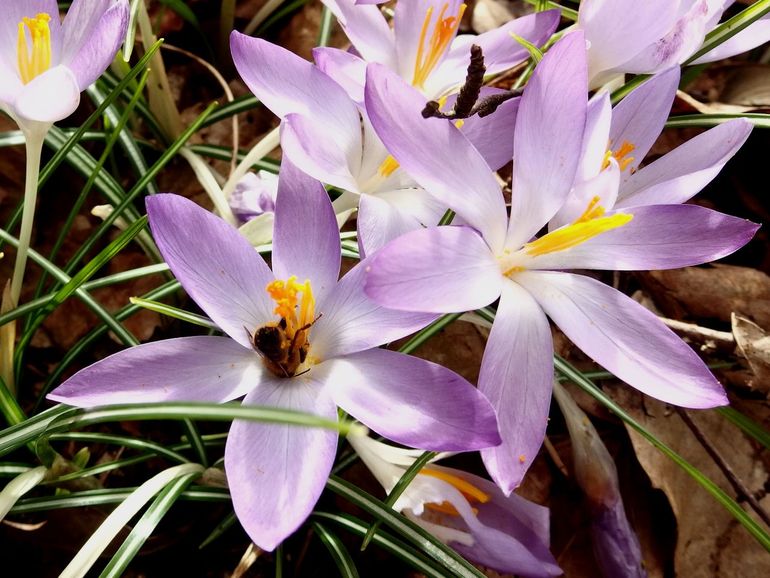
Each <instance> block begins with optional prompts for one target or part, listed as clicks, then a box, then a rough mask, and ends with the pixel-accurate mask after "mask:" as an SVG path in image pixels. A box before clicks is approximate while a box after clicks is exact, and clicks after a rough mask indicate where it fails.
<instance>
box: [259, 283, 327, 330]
mask: <svg viewBox="0 0 770 578" xmlns="http://www.w3.org/2000/svg"><path fill="white" fill-rule="evenodd" d="M266 290H267V292H268V294H269V295H270V297H271V298H272V299H273V301H275V310H274V311H273V313H275V314H276V315H278V316H279V317H281V318H282V319H285V320H286V334H287V335H288V337H289V338H292V337H294V334H295V333H296V332H297V331H298V330H299V329H301V328H302V327H305V326H307V325H308V324H311V323H312V322H313V321H314V316H315V298H314V297H313V290H312V289H311V287H310V281H308V280H305V282H304V283H297V277H295V276H293V275H292V276H291V277H289V278H288V279H286V280H285V281H284V280H282V279H276V280H275V281H273V282H271V283H269V284H268V285H267V287H266ZM300 293H301V294H302V299H301V300H300V299H298V295H299V294H300ZM297 305H299V316H298V315H297Z"/></svg>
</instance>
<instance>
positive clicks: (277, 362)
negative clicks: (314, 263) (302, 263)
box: [252, 276, 316, 377]
mask: <svg viewBox="0 0 770 578" xmlns="http://www.w3.org/2000/svg"><path fill="white" fill-rule="evenodd" d="M266 290H267V292H268V294H269V295H270V297H271V298H272V299H273V301H275V310H274V313H275V314H276V315H278V316H279V317H280V318H281V319H280V320H279V321H277V322H271V323H268V324H266V325H263V326H262V327H260V328H259V329H257V331H256V333H255V334H254V336H253V339H252V341H253V344H254V349H256V350H257V351H258V352H259V353H260V354H262V356H263V358H264V360H265V365H266V366H267V368H268V369H269V370H270V371H272V372H273V374H275V375H276V376H278V377H292V376H293V375H296V373H297V370H298V369H299V368H300V366H302V365H303V364H304V363H305V362H306V361H309V359H308V351H309V350H310V341H308V335H309V334H310V328H311V327H312V326H313V323H315V320H316V318H315V299H314V297H313V290H312V288H311V287H310V281H308V280H305V282H304V283H297V278H296V277H295V276H292V277H289V278H288V279H286V280H285V281H284V280H282V279H276V280H275V281H273V282H271V283H269V284H268V285H267V287H266ZM300 295H301V297H300Z"/></svg>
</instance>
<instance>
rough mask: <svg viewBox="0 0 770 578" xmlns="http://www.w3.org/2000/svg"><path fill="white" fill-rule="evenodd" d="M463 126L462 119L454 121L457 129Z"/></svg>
mask: <svg viewBox="0 0 770 578" xmlns="http://www.w3.org/2000/svg"><path fill="white" fill-rule="evenodd" d="M464 124H465V121H464V120H463V119H458V120H456V121H455V126H456V127H457V128H462V127H463V125H464Z"/></svg>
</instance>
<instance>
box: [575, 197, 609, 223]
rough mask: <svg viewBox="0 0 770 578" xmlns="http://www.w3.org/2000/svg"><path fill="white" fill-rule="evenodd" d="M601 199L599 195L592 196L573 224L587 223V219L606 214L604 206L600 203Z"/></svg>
mask: <svg viewBox="0 0 770 578" xmlns="http://www.w3.org/2000/svg"><path fill="white" fill-rule="evenodd" d="M599 201H601V198H600V197H599V196H598V195H597V196H595V197H594V198H592V199H591V201H590V202H589V203H588V206H587V207H586V210H585V211H583V214H582V215H580V216H579V217H578V218H577V219H575V220H574V221H573V223H572V224H573V225H574V224H575V223H585V222H586V221H590V220H592V219H598V218H599V217H602V216H604V207H602V206H601V205H600V204H599Z"/></svg>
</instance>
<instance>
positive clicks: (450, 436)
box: [311, 349, 500, 451]
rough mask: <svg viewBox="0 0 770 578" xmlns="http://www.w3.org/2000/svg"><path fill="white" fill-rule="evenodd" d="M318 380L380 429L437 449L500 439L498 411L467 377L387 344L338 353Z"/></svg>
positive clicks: (481, 445)
mask: <svg viewBox="0 0 770 578" xmlns="http://www.w3.org/2000/svg"><path fill="white" fill-rule="evenodd" d="M311 374H312V377H313V379H315V380H317V381H319V382H322V383H324V384H325V385H326V387H327V388H328V390H329V392H330V394H331V396H332V397H333V398H334V401H335V403H336V404H337V405H338V406H340V407H341V408H342V409H344V410H345V411H347V412H348V413H349V414H351V415H352V416H353V417H355V418H356V419H358V420H360V421H361V422H363V423H364V424H366V425H367V426H368V427H370V428H371V429H373V430H374V431H376V432H377V433H379V434H381V435H383V436H385V437H386V438H388V439H391V440H393V441H396V442H398V443H401V444H404V445H408V446H411V447H419V448H423V449H426V450H431V451H467V450H477V449H480V448H486V447H489V446H493V445H496V444H498V443H500V436H499V434H498V432H497V420H496V419H495V412H494V410H493V409H492V406H491V405H490V404H489V402H488V401H487V400H486V398H485V397H484V396H483V395H482V394H481V393H480V392H479V390H477V389H476V388H475V387H473V386H472V385H471V384H470V383H468V382H467V381H466V380H465V379H463V378H462V377H460V376H459V375H457V374H456V373H454V372H453V371H450V370H448V369H446V368H445V367H443V366H441V365H438V364H436V363H432V362H430V361H425V360H424V359H420V358H418V357H412V356H410V355H404V354H403V353H398V352H396V351H388V350H387V349H371V350H369V351H361V352H359V353H354V354H352V355H347V356H345V357H337V358H335V359H331V360H329V361H326V362H325V363H322V364H321V365H318V366H316V367H314V368H313V369H312V370H311Z"/></svg>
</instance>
